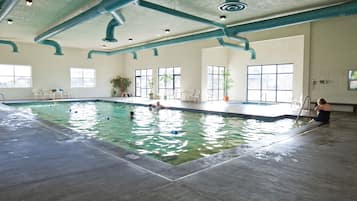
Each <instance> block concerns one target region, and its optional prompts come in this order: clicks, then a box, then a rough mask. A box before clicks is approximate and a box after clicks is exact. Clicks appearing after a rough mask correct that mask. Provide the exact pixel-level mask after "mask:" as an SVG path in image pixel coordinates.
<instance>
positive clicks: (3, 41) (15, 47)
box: [0, 40, 19, 53]
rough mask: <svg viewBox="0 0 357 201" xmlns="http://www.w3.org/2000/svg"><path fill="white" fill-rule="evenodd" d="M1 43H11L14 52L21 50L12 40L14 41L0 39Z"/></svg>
mask: <svg viewBox="0 0 357 201" xmlns="http://www.w3.org/2000/svg"><path fill="white" fill-rule="evenodd" d="M0 44H4V45H10V46H11V47H12V52H14V53H17V52H19V49H18V48H17V45H16V43H14V42H12V41H8V40H0Z"/></svg>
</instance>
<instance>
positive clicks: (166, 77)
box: [160, 74, 173, 100]
mask: <svg viewBox="0 0 357 201" xmlns="http://www.w3.org/2000/svg"><path fill="white" fill-rule="evenodd" d="M160 80H161V81H163V82H164V83H165V87H166V85H167V83H168V82H169V81H171V80H173V77H172V75H169V74H164V75H161V76H160ZM166 93H167V92H166V90H165V95H164V99H165V100H166V99H167V94H166Z"/></svg>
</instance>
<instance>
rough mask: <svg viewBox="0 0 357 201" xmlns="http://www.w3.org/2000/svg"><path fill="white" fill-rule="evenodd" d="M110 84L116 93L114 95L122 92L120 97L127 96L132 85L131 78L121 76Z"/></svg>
mask: <svg viewBox="0 0 357 201" xmlns="http://www.w3.org/2000/svg"><path fill="white" fill-rule="evenodd" d="M110 83H111V84H112V86H113V88H114V91H113V94H114V95H115V94H117V95H119V93H118V90H117V89H119V90H120V95H119V96H123V94H125V92H127V89H128V87H129V86H130V84H131V81H130V80H129V78H126V77H121V76H120V75H118V76H116V77H114V78H113V79H111V80H110Z"/></svg>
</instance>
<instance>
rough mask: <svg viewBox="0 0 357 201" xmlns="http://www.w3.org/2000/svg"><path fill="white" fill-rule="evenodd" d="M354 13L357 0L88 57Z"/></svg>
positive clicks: (128, 51) (94, 52)
mask: <svg viewBox="0 0 357 201" xmlns="http://www.w3.org/2000/svg"><path fill="white" fill-rule="evenodd" d="M354 14H357V1H351V2H347V3H343V4H339V5H335V6H330V7H326V8H320V9H316V10H312V11H306V12H302V13H297V14H292V15H287V16H283V17H278V18H273V19H267V20H263V21H257V22H252V23H247V24H242V25H236V26H232V27H228V28H226V29H225V31H223V30H222V29H217V30H214V31H209V32H204V33H198V34H193V35H189V36H183V37H179V38H174V39H168V40H164V41H157V42H151V43H147V44H143V45H138V46H134V47H128V48H123V49H119V50H113V51H97V50H91V51H89V52H88V58H92V55H93V54H104V55H114V54H125V53H130V52H133V51H140V50H145V49H153V48H157V47H161V46H169V45H174V44H182V43H187V42H192V41H197V40H205V39H212V38H222V37H224V36H226V34H228V35H230V36H235V35H237V34H240V33H245V32H254V31H261V30H267V29H273V28H278V27H283V26H288V25H293V24H299V23H306V22H312V21H316V20H321V19H326V18H332V17H337V16H348V15H354Z"/></svg>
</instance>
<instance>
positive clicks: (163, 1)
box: [0, 0, 345, 49]
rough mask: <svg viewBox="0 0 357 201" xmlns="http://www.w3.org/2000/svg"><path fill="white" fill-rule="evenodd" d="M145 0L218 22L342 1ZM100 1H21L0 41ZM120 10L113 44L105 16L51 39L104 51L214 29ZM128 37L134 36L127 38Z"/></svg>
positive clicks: (29, 38)
mask: <svg viewBox="0 0 357 201" xmlns="http://www.w3.org/2000/svg"><path fill="white" fill-rule="evenodd" d="M0 1H1V0H0ZM147 1H149V2H152V3H156V4H160V5H162V6H165V7H169V8H172V9H176V10H179V11H183V12H186V13H190V14H192V15H196V16H200V17H203V18H206V19H209V20H212V21H216V22H220V23H223V22H221V21H220V20H219V16H220V15H226V16H227V20H226V21H224V23H225V24H227V25H233V24H237V23H245V22H248V21H252V20H259V19H262V18H271V17H274V16H276V15H285V14H287V13H291V12H298V11H302V10H307V9H313V8H317V7H323V6H328V5H333V4H336V3H342V2H345V1H341V0H299V1H296V0H261V1H257V0H242V1H243V2H245V3H247V4H248V8H247V9H245V10H243V11H240V12H234V13H227V12H224V13H223V12H221V11H219V10H218V9H217V7H218V5H219V4H221V3H223V2H224V0H199V1H192V0H147ZM98 2H99V0H61V1H58V0H33V5H32V6H31V7H28V6H26V5H25V1H20V3H18V5H17V6H16V7H15V9H14V10H13V11H12V12H11V13H10V15H9V16H8V17H7V18H11V19H13V20H14V24H12V25H9V24H7V23H6V20H3V21H2V22H1V23H0V39H11V40H14V41H25V42H33V39H34V38H35V37H36V36H37V35H38V34H40V33H42V32H43V31H45V30H47V29H48V28H50V27H51V26H53V25H54V24H56V23H58V22H60V21H61V20H62V21H63V19H64V18H66V17H67V18H68V16H69V15H70V14H72V15H71V16H74V15H76V14H78V13H80V12H83V10H84V8H85V9H88V5H90V6H92V5H94V4H95V3H98ZM86 5H87V6H86ZM121 12H122V13H123V15H124V16H125V19H126V23H125V24H124V25H121V26H119V27H117V28H116V29H115V38H116V39H117V40H118V42H117V43H106V42H103V41H102V39H103V38H104V37H105V32H106V27H107V24H108V22H109V21H110V20H111V19H112V17H111V16H110V15H109V14H104V15H102V16H99V17H97V18H95V19H92V20H89V21H86V22H84V23H82V24H80V25H78V26H76V27H73V28H71V29H69V30H67V31H65V32H62V33H60V34H58V35H56V36H54V37H52V38H51V39H53V40H56V41H58V42H59V43H60V44H61V45H63V46H66V47H76V48H84V49H101V48H102V45H103V44H105V45H106V46H107V48H108V49H112V48H120V47H125V46H130V45H134V44H137V43H144V42H148V41H153V40H159V39H163V38H169V37H174V36H178V35H182V34H188V33H193V32H197V31H201V30H206V29H213V28H214V27H210V26H208V25H205V24H201V23H197V22H193V21H189V20H186V19H181V18H177V17H174V16H170V15H167V14H163V13H160V12H157V11H154V10H150V9H147V8H143V7H140V6H138V5H135V4H130V5H128V6H126V7H124V8H122V9H121ZM74 13H75V14H74ZM165 29H170V30H171V33H169V34H165V32H164V30H165ZM129 38H133V39H134V40H133V41H132V42H129V41H128V39H129Z"/></svg>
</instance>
